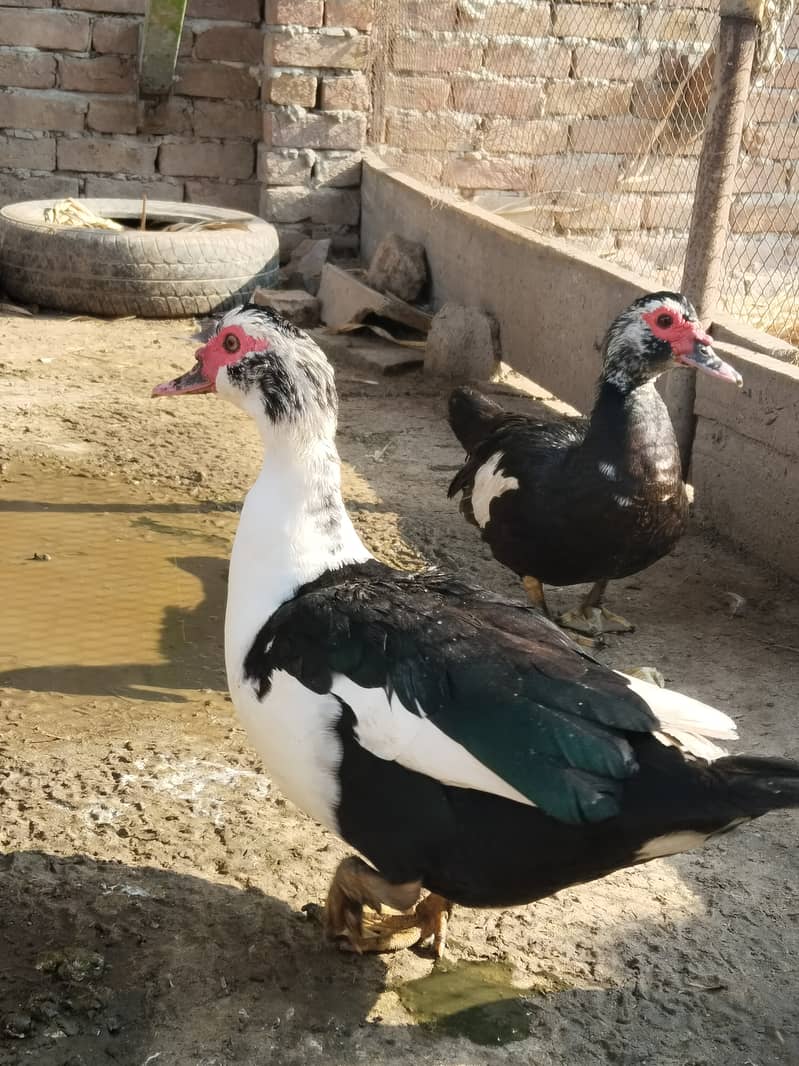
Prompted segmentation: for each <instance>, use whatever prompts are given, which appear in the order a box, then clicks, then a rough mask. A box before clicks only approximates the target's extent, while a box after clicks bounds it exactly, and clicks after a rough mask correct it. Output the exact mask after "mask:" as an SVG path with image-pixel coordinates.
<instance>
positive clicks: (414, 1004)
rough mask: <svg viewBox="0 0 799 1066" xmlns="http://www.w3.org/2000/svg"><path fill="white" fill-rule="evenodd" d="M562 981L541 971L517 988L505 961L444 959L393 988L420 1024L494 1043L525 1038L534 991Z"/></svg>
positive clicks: (557, 985) (554, 988)
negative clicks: (422, 974) (532, 980)
mask: <svg viewBox="0 0 799 1066" xmlns="http://www.w3.org/2000/svg"><path fill="white" fill-rule="evenodd" d="M564 987H565V986H564V985H563V983H562V982H560V983H559V982H556V981H555V980H553V979H550V978H548V977H543V976H542V977H541V979H540V981H537V982H536V984H535V985H533V986H531V987H528V988H519V986H518V985H517V984H514V982H513V966H512V965H510V963H504V962H450V961H447V960H444V961H442V962H439V963H437V964H436V966H435V968H434V969H433V971H432V972H431V973H429V974H428V975H427V976H426V977H420V978H418V979H417V980H415V981H408V982H407V983H406V984H404V985H402V986H401V987H399V988H397V994H398V995H399V998H400V1001H401V1002H402V1004H403V1006H404V1007H405V1008H406V1009H407V1010H409V1011H410V1012H411V1014H413V1015H414V1017H415V1018H416V1020H417V1021H418V1022H420V1023H421V1024H423V1025H427V1026H429V1027H430V1028H432V1029H435V1030H438V1031H440V1032H443V1033H447V1034H448V1035H450V1036H465V1037H467V1038H468V1039H469V1040H471V1041H473V1042H474V1043H475V1044H484V1045H496V1044H510V1043H513V1042H514V1041H516V1040H525V1039H526V1038H527V1037H528V1036H529V1035H530V1032H531V1029H532V1024H533V1014H534V1002H533V1001H534V997H536V996H538V995H541V994H542V993H547V992H554V991H557V990H559V989H562V988H564Z"/></svg>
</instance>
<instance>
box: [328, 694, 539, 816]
mask: <svg viewBox="0 0 799 1066" xmlns="http://www.w3.org/2000/svg"><path fill="white" fill-rule="evenodd" d="M331 692H333V693H334V694H335V695H336V696H339V697H340V698H341V699H342V700H344V702H345V703H346V704H348V705H349V706H350V707H351V708H352V710H353V713H354V714H355V717H356V719H357V723H358V724H357V726H356V733H357V738H358V743H359V744H360V745H361V746H362V747H364V748H366V750H367V751H370V752H371V753H372V755H376V756H377V757H378V758H379V759H388V760H390V761H392V762H398V763H399V764H400V766H404V767H406V768H407V769H408V770H415V771H416V772H417V773H420V774H426V775H427V776H428V777H432V778H434V779H435V780H436V781H440V782H441V783H442V784H444V785H452V786H454V787H455V788H474V789H477V790H478V791H479V792H490V793H492V794H493V795H495V796H503V797H504V798H505V799H510V800H515V801H516V802H517V803H525V804H527V806H528V807H532V806H534V804H533V803H532V802H531V801H530V800H529V799H528V798H527V797H526V796H524V795H522V793H521V792H519V791H517V790H516V789H515V788H513V786H512V785H509V784H508V783H507V781H503V779H502V778H501V777H500V776H499V774H496V773H494V771H493V770H491V769H489V768H488V767H487V766H484V765H483V763H481V762H480V760H479V759H476V758H475V756H474V755H472V754H471V752H469V751H467V750H466V748H464V746H463V745H462V744H459V743H458V742H457V741H456V740H452V739H451V738H450V737H448V736H447V734H446V733H444V732H443V731H442V730H440V729H439V728H438V727H437V726H435V725H433V723H432V722H431V721H430V720H429V718H426V717H425V718H422V717H420V716H419V715H416V714H413V713H412V712H411V711H409V710H408V709H407V708H406V707H405V706H404V704H403V703H402V702H401V701H400V699H399V698H398V697H397V695H396V693H395V694H394V695H392V697H391V699H390V700H389V697H388V695H387V693H386V691H385V690H384V689H382V688H362V687H361V686H360V685H357V684H356V683H355V682H354V681H353V680H351V678H349V677H344V675H342V674H337V675H336V676H335V677H334V679H333V684H332V686H331Z"/></svg>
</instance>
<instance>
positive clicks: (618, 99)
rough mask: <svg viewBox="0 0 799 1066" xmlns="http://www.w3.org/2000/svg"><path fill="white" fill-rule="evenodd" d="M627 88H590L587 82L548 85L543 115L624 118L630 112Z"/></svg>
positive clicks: (629, 91)
mask: <svg viewBox="0 0 799 1066" xmlns="http://www.w3.org/2000/svg"><path fill="white" fill-rule="evenodd" d="M631 91H632V90H631V89H630V86H629V85H619V84H613V83H611V84H609V85H592V84H590V83H587V82H580V81H575V80H574V79H573V78H572V79H570V80H569V81H556V82H552V84H551V85H550V86H549V90H548V92H547V99H546V104H545V107H544V114H546V115H575V116H577V117H581V118H587V117H588V116H590V115H625V114H627V113H628V112H629V110H630V93H631Z"/></svg>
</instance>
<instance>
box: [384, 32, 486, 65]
mask: <svg viewBox="0 0 799 1066" xmlns="http://www.w3.org/2000/svg"><path fill="white" fill-rule="evenodd" d="M483 51H484V48H483V45H482V44H481V43H480V42H479V41H475V40H473V39H470V38H468V37H459V36H458V35H457V34H450V33H447V34H444V33H442V34H436V35H434V36H431V34H429V33H403V34H402V35H401V36H398V37H397V39H396V40H395V41H394V50H393V54H394V69H395V70H397V71H402V70H410V71H420V72H422V73H425V74H428V73H429V74H437V73H448V74H449V73H452V71H457V70H479V69H480V67H481V66H482V63H483ZM500 73H503V72H502V71H500Z"/></svg>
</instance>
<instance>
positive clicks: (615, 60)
mask: <svg viewBox="0 0 799 1066" xmlns="http://www.w3.org/2000/svg"><path fill="white" fill-rule="evenodd" d="M659 63H660V57H659V55H658V53H657V52H652V53H650V52H645V51H644V50H643V49H642V48H635V49H632V48H630V49H628V48H624V47H622V46H621V45H620V46H618V47H616V46H615V45H612V44H586V45H580V46H579V47H578V48H575V50H574V76H575V77H577V78H598V79H601V80H603V81H604V80H606V79H607V80H608V81H633V80H634V79H636V78H653V77H654V76H655V74H656V73H657V69H658V65H659ZM562 76H563V77H565V75H562Z"/></svg>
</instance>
